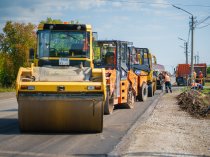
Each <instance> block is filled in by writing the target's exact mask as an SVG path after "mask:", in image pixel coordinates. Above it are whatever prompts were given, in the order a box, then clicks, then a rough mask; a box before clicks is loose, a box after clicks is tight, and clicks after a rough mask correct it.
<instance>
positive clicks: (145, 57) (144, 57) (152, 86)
mask: <svg viewBox="0 0 210 157" xmlns="http://www.w3.org/2000/svg"><path fill="white" fill-rule="evenodd" d="M136 51H137V55H138V56H140V57H139V62H140V64H141V65H144V66H145V67H144V70H145V71H147V72H148V74H147V86H148V96H149V97H152V96H153V95H154V93H155V91H156V79H157V78H156V76H155V75H154V70H153V64H156V57H155V56H154V55H152V54H151V53H150V52H149V49H148V48H136Z"/></svg>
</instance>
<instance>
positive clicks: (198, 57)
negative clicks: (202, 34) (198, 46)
mask: <svg viewBox="0 0 210 157" xmlns="http://www.w3.org/2000/svg"><path fill="white" fill-rule="evenodd" d="M197 54H198V55H197V64H199V59H200V56H199V52H197Z"/></svg>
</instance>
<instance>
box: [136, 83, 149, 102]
mask: <svg viewBox="0 0 210 157" xmlns="http://www.w3.org/2000/svg"><path fill="white" fill-rule="evenodd" d="M147 88H148V87H147V85H146V83H143V85H142V87H141V88H140V93H139V95H138V99H139V100H140V101H146V100H147V95H148V89H147Z"/></svg>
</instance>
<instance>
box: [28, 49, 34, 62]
mask: <svg viewBox="0 0 210 157" xmlns="http://www.w3.org/2000/svg"><path fill="white" fill-rule="evenodd" d="M33 59H34V49H33V48H30V49H29V60H33Z"/></svg>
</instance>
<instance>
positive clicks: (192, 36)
mask: <svg viewBox="0 0 210 157" xmlns="http://www.w3.org/2000/svg"><path fill="white" fill-rule="evenodd" d="M172 6H173V7H174V8H176V9H179V10H182V11H184V12H186V13H188V14H189V15H190V16H191V24H190V28H191V82H193V72H194V64H193V55H194V16H193V14H192V13H190V12H188V11H186V10H184V9H182V8H180V7H177V6H175V5H172Z"/></svg>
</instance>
